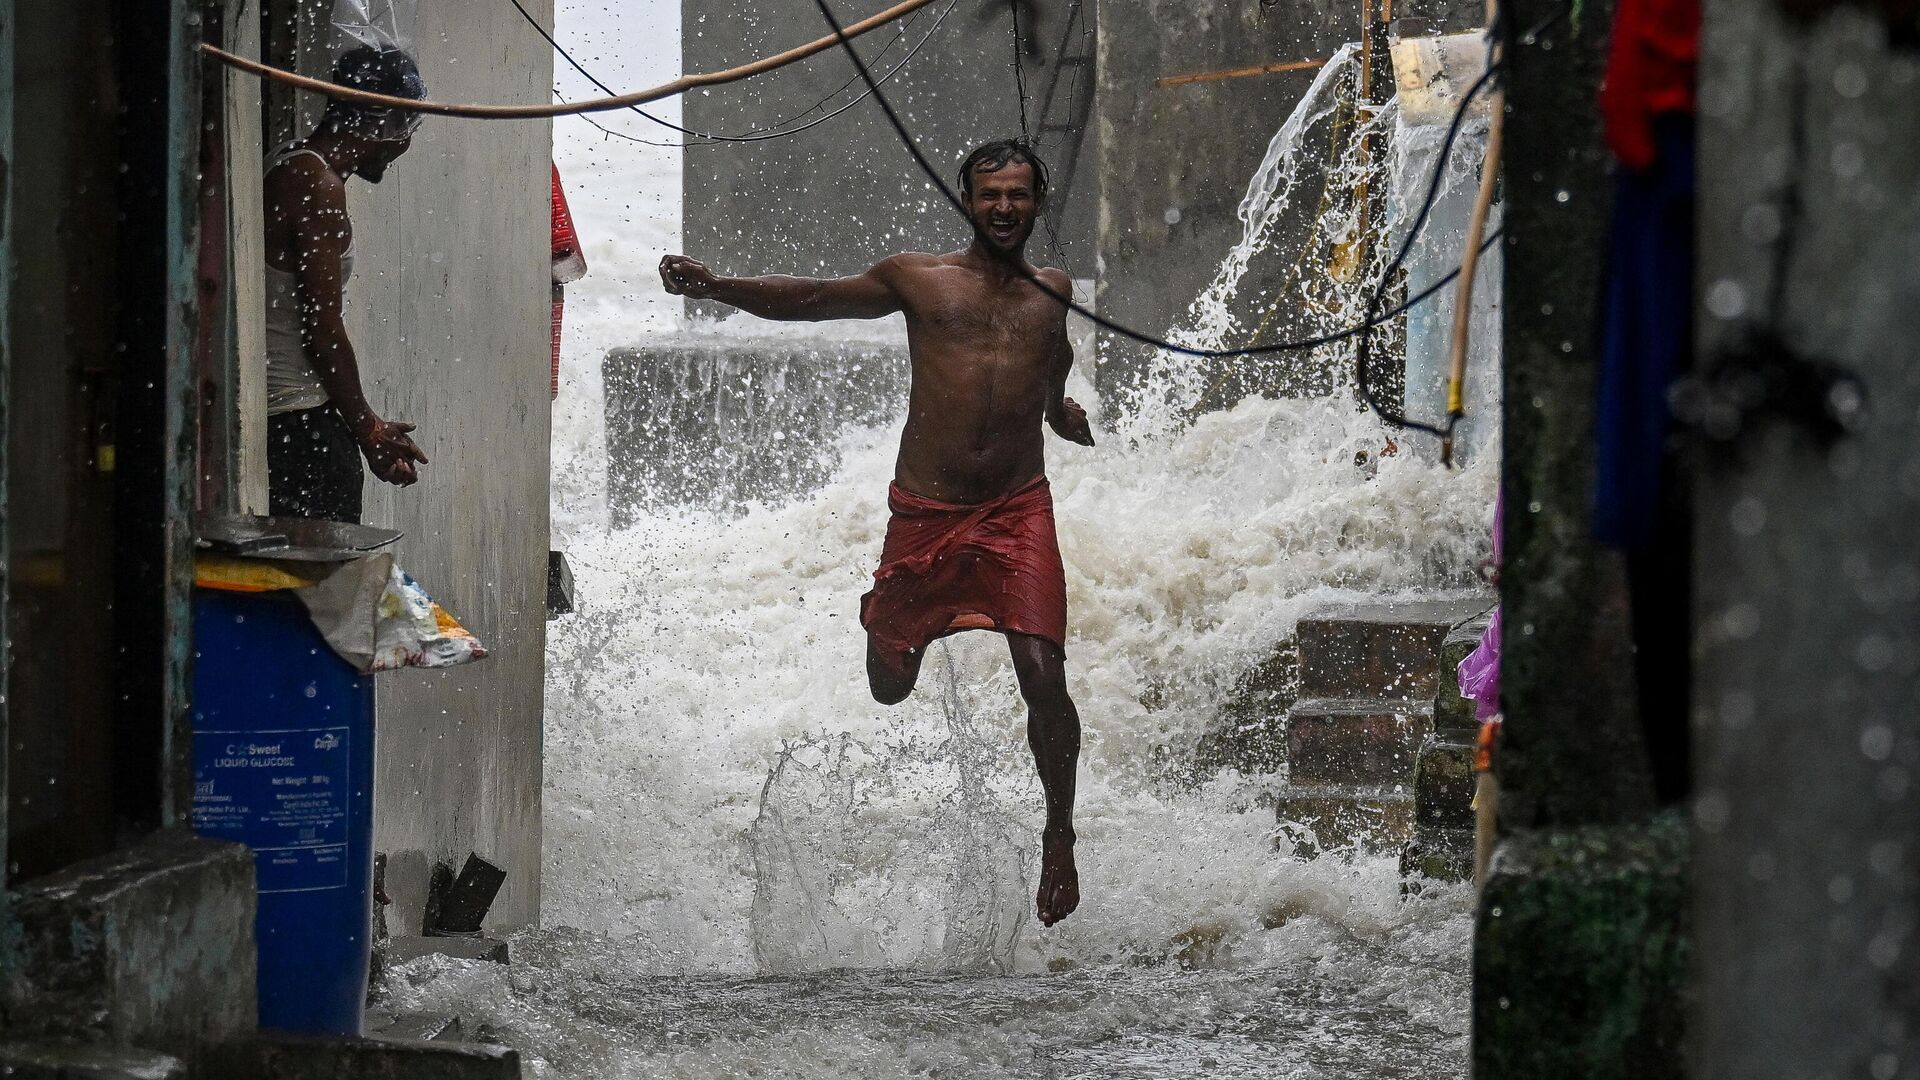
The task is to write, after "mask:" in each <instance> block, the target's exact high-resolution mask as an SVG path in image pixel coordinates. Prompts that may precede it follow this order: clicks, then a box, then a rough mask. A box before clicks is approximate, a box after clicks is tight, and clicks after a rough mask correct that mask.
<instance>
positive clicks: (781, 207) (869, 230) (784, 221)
mask: <svg viewBox="0 0 1920 1080" xmlns="http://www.w3.org/2000/svg"><path fill="white" fill-rule="evenodd" d="M1020 2H1021V4H1022V8H1021V22H1020V25H1021V34H1022V36H1023V38H1024V39H1025V40H1026V41H1027V42H1028V45H1029V48H1030V50H1031V52H1030V53H1029V56H1028V59H1027V60H1026V62H1025V66H1026V69H1027V86H1028V92H1029V94H1030V95H1031V100H1030V101H1029V103H1028V106H1027V108H1028V113H1029V116H1030V118H1031V122H1032V123H1033V124H1035V125H1037V124H1038V123H1039V115H1040V106H1041V100H1040V98H1041V96H1042V95H1043V94H1044V93H1045V90H1046V86H1047V84H1048V82H1049V81H1050V80H1051V79H1052V77H1053V70H1054V68H1053V60H1054V58H1055V56H1056V53H1057V50H1058V48H1059V45H1060V42H1061V38H1062V31H1063V27H1064V26H1065V23H1066V21H1067V16H1068V14H1069V11H1070V8H1071V0H1020ZM949 4H953V5H954V7H953V12H952V14H951V15H949V16H947V18H946V21H945V22H944V23H943V24H941V26H940V29H939V30H938V31H937V32H936V33H935V36H934V37H933V38H932V40H930V41H928V43H927V45H926V47H925V48H923V49H921V50H920V52H919V53H918V55H916V56H915V57H914V59H913V62H912V63H911V64H909V65H908V66H907V67H906V68H905V69H903V70H902V71H901V72H900V73H899V74H898V75H896V76H894V78H893V79H892V80H891V81H889V82H888V83H886V85H885V86H884V87H883V88H882V89H883V90H884V92H885V93H886V95H887V99H888V100H889V101H891V102H892V103H893V104H894V106H895V108H896V109H898V110H899V111H900V112H901V115H902V118H903V119H904V120H905V121H906V122H907V124H908V126H909V127H910V128H911V129H912V131H913V133H914V135H915V137H916V138H917V139H918V141H919V142H920V146H921V149H922V150H923V151H925V152H926V154H927V156H928V158H929V160H931V161H932V162H933V163H934V164H935V165H936V166H937V167H939V168H940V169H941V171H942V173H943V175H946V174H951V173H953V172H954V171H955V170H956V169H957V168H958V166H959V163H960V159H961V158H962V157H964V156H965V155H966V153H967V151H968V150H970V149H972V148H973V147H974V146H976V145H978V144H980V143H982V142H986V141H988V140H990V139H997V138H1007V137H1012V136H1017V135H1019V134H1020V113H1019V106H1018V99H1017V95H1016V94H1015V91H1014V75H1013V38H1012V16H1011V9H1010V7H1009V4H1008V0H936V2H935V3H934V4H933V5H932V6H931V7H929V8H927V9H925V10H924V11H923V13H922V14H921V15H920V17H919V18H918V19H917V20H916V21H915V22H914V24H913V25H912V26H911V27H909V28H908V29H907V31H906V36H905V38H904V39H903V40H901V41H900V42H899V43H898V44H895V45H893V46H892V48H890V49H887V50H886V52H885V54H884V55H881V49H882V47H883V46H885V45H886V43H887V42H888V41H890V40H891V39H892V38H893V37H894V35H895V30H894V28H893V27H892V26H887V27H882V28H880V29H878V30H875V31H873V32H872V33H870V34H868V35H867V36H866V37H864V38H862V39H861V42H860V49H861V53H862V55H864V56H866V57H868V58H869V60H870V62H871V63H873V64H877V65H878V71H876V74H878V73H879V72H884V71H885V70H887V69H890V68H891V67H892V66H893V65H894V64H895V63H897V62H898V61H899V60H900V58H901V57H903V56H904V55H905V54H906V51H907V50H908V49H909V48H911V47H912V46H913V45H914V44H916V43H918V42H919V41H920V39H921V38H922V37H923V36H924V35H925V34H926V33H927V31H928V29H929V28H930V27H932V26H933V23H934V19H935V18H936V17H938V15H939V14H940V12H941V11H943V10H945V9H946V8H947V6H948V5H949ZM882 6H883V5H880V4H878V3H873V2H865V0H863V2H860V3H853V2H848V0H842V2H840V3H838V4H836V5H835V9H834V10H835V12H836V14H837V15H838V16H839V17H840V19H841V20H842V22H843V23H845V22H851V21H853V20H855V19H857V18H864V17H866V16H867V15H870V14H872V13H873V12H875V11H877V10H879V9H880V8H881V7H882ZM1093 8H1094V0H1083V4H1082V11H1081V17H1082V20H1083V21H1084V22H1085V24H1086V25H1089V26H1090V25H1091V21H1092V20H1091V16H1092V15H1093ZM681 11H682V15H681V25H682V27H683V28H684V32H683V36H682V56H683V63H684V65H685V70H686V71H689V72H692V71H704V70H710V69H718V68H724V67H730V66H732V65H734V64H738V63H741V62H744V61H745V60H747V59H750V58H752V57H756V56H761V55H764V54H767V53H772V52H778V51H780V50H782V49H786V48H790V47H792V46H794V45H798V44H801V43H803V42H806V41H810V40H812V39H814V38H817V37H819V36H820V35H822V34H824V33H826V32H827V25H826V23H825V21H824V20H822V19H821V18H820V15H819V12H818V11H817V10H816V9H815V8H814V6H813V5H812V4H810V3H800V4H735V3H732V2H730V0H682V3H681ZM1092 45H1093V41H1092V39H1091V38H1090V37H1089V38H1083V37H1082V36H1081V33H1080V31H1079V30H1076V31H1075V32H1074V41H1073V44H1072V46H1071V50H1070V51H1076V52H1085V53H1088V54H1090V53H1091V51H1092ZM850 78H854V79H857V78H858V77H857V75H855V73H854V71H853V68H852V67H851V65H849V64H848V62H847V59H846V56H845V54H844V53H842V52H840V51H839V50H838V49H835V50H832V51H829V52H825V53H822V54H820V55H819V56H816V57H814V58H813V59H811V60H808V61H806V62H804V63H800V64H795V65H792V66H790V67H787V68H783V69H781V70H779V71H776V72H773V73H771V74H768V75H765V76H762V77H759V78H755V79H750V80H747V81H745V82H740V83H734V84H732V85H730V86H722V87H715V88H713V89H712V90H711V91H710V92H709V91H697V92H695V93H693V94H689V95H688V96H687V97H686V98H684V99H683V101H684V106H683V107H684V110H685V112H684V116H683V122H684V123H685V125H686V126H687V127H689V128H693V129H695V130H703V131H713V132H723V133H730V134H737V133H741V132H744V131H747V130H750V129H752V128H756V127H765V126H768V125H770V124H773V123H774V122H775V121H778V120H781V119H782V118H784V117H787V116H791V115H793V114H795V113H798V112H800V111H801V110H803V109H805V108H807V107H808V106H809V105H812V104H813V103H815V102H817V101H820V100H821V99H823V98H825V97H827V95H828V94H830V93H832V92H833V91H834V90H835V89H836V88H837V87H840V86H841V85H842V84H844V83H846V81H847V80H848V79H850ZM1073 79H1074V74H1073V72H1072V71H1068V72H1066V73H1065V75H1064V76H1063V77H1062V79H1061V81H1060V89H1059V91H1058V94H1057V95H1056V100H1055V102H1054V105H1053V107H1052V117H1051V119H1052V120H1053V121H1056V122H1057V121H1061V120H1064V119H1066V117H1067V116H1068V114H1069V113H1070V111H1071V110H1070V106H1071V104H1072V100H1084V99H1085V98H1086V97H1087V96H1088V95H1089V94H1090V93H1091V90H1092V79H1093V73H1092V68H1091V66H1090V65H1089V66H1088V67H1087V68H1085V69H1083V70H1081V72H1080V74H1079V80H1080V81H1079V84H1078V88H1077V93H1076V94H1074V95H1069V94H1068V90H1069V89H1070V87H1071V86H1072V81H1073ZM860 89H862V87H861V86H860V85H859V84H858V83H857V82H856V84H855V86H853V87H850V88H848V89H847V91H846V92H845V93H844V94H842V95H840V96H839V97H837V98H835V99H834V102H835V104H834V105H833V106H832V107H838V105H839V104H844V103H845V102H846V101H849V100H851V99H852V98H853V97H854V96H856V95H857V94H858V92H859V91H860ZM1070 99H1071V100H1070ZM818 115H820V114H819V113H818V112H815V113H811V114H809V116H808V118H812V117H816V116H818ZM630 126H632V127H633V128H634V129H635V130H639V129H641V128H644V127H646V126H647V125H644V124H635V125H630ZM657 134H658V135H659V137H662V138H668V139H672V138H677V137H678V136H675V135H674V134H673V133H672V132H669V131H667V130H666V129H664V128H661V129H658V132H657ZM1036 134H1039V133H1038V132H1036ZM649 137H652V136H649ZM1064 138H1065V137H1064V136H1062V135H1059V134H1054V133H1048V134H1046V135H1045V136H1044V137H1042V138H1040V139H1039V148H1040V152H1041V154H1042V156H1043V158H1045V159H1049V161H1050V164H1053V165H1055V166H1056V168H1058V167H1059V166H1060V165H1062V164H1063V163H1064V159H1065V157H1066V156H1067V148H1066V144H1065V142H1064ZM685 162H686V164H685V174H684V175H685V202H684V211H683V214H684V217H683V224H682V230H683V232H682V235H683V236H684V238H685V239H684V243H685V247H686V251H687V253H688V254H690V255H692V256H694V257H696V258H699V259H702V260H705V261H707V262H708V263H710V264H712V265H713V266H714V267H715V268H716V269H719V270H721V271H723V272H727V273H735V274H750V273H774V272H785V273H793V274H803V275H814V276H838V275H841V274H849V273H857V272H859V271H861V270H864V269H866V268H867V267H868V266H870V265H872V264H873V263H874V262H876V261H878V260H879V259H881V258H884V257H886V256H887V255H891V254H893V253H895V252H899V251H915V250H919V251H950V250H953V249H954V248H958V247H962V246H965V245H966V244H967V243H968V242H969V240H970V239H971V236H970V234H969V232H968V229H967V226H966V224H965V223H964V222H963V221H961V220H960V218H959V216H958V215H957V214H956V213H955V212H954V211H953V210H952V209H951V208H950V207H949V206H948V205H947V204H946V202H945V200H944V199H943V198H942V197H941V196H940V194H939V192H937V191H935V190H933V189H932V188H931V187H930V186H929V185H928V184H927V182H926V180H925V177H924V174H922V173H921V171H920V170H919V168H918V167H917V166H915V165H914V163H913V160H912V158H911V157H909V155H908V153H907V151H906V149H905V148H904V147H903V146H901V144H900V142H899V139H898V138H897V136H895V134H894V132H893V130H892V129H891V128H890V127H889V126H888V125H887V122H886V118H885V116H884V115H882V114H881V112H880V109H879V107H878V106H877V105H876V104H875V103H874V102H873V100H872V99H871V98H869V99H868V100H866V101H864V102H861V103H860V104H859V105H857V106H855V107H854V108H852V109H851V110H849V111H848V112H847V113H845V114H844V115H842V116H839V117H837V118H835V119H833V120H830V121H827V122H826V123H824V124H822V125H820V126H819V127H816V128H813V129H811V130H809V131H806V132H804V133H802V134H799V135H795V136H793V137H791V138H784V139H775V140H771V141H766V142H758V143H725V144H719V145H711V144H710V145H705V146H699V147H694V148H690V149H688V150H687V151H686V158H685ZM1094 165H1095V161H1094V159H1093V155H1092V153H1091V150H1090V149H1089V150H1088V151H1087V152H1084V153H1083V154H1082V156H1081V158H1080V168H1079V173H1078V179H1077V180H1076V181H1075V183H1074V189H1073V190H1072V191H1070V192H1069V193H1068V195H1067V198H1066V199H1065V201H1063V202H1061V203H1059V204H1058V205H1057V206H1056V208H1055V209H1057V210H1059V211H1060V212H1061V213H1062V215H1063V217H1062V220H1061V222H1060V226H1059V231H1060V241H1061V246H1062V250H1063V251H1064V253H1065V256H1066V258H1065V263H1066V266H1067V267H1068V268H1069V270H1070V271H1071V272H1072V273H1073V275H1074V276H1075V277H1091V276H1092V264H1091V258H1090V257H1091V250H1090V240H1091V236H1092V231H1093V215H1092V211H1093V205H1092V204H1093V168H1094ZM1028 253H1029V256H1030V257H1031V258H1032V259H1033V260H1034V261H1035V262H1037V263H1041V264H1043V265H1059V264H1060V262H1061V260H1060V259H1059V258H1057V257H1056V256H1055V255H1054V254H1053V253H1052V252H1051V251H1050V250H1049V249H1048V247H1047V244H1046V234H1045V231H1044V230H1043V229H1042V230H1036V232H1035V242H1034V243H1033V244H1032V245H1030V247H1029V249H1028ZM710 307H711V306H710V305H705V306H703V307H702V310H703V311H704V310H707V309H708V308H710ZM710 313H714V314H718V313H720V310H719V309H713V310H712V311H711V312H710Z"/></svg>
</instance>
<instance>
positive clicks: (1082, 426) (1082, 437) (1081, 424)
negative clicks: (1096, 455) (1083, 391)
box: [1047, 398, 1093, 446]
mask: <svg viewBox="0 0 1920 1080" xmlns="http://www.w3.org/2000/svg"><path fill="white" fill-rule="evenodd" d="M1047 426H1049V427H1051V428H1053V433H1054V434H1055V435H1058V436H1060V437H1061V438H1063V439H1065V440H1067V441H1068V442H1075V443H1079V444H1080V445H1081V446H1092V445H1093V426H1092V425H1090V424H1088V423H1087V410H1085V409H1083V408H1081V407H1080V403H1079V402H1077V401H1075V400H1073V399H1072V398H1062V399H1061V400H1060V411H1058V412H1056V413H1052V414H1050V415H1049V416H1048V417H1047Z"/></svg>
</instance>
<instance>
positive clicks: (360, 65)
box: [321, 45, 427, 138]
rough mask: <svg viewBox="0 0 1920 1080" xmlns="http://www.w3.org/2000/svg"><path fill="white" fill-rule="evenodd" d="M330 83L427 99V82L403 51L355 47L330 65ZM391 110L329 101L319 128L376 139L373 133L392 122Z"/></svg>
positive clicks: (416, 65) (392, 94)
mask: <svg viewBox="0 0 1920 1080" xmlns="http://www.w3.org/2000/svg"><path fill="white" fill-rule="evenodd" d="M333 82H334V83H335V84H336V85H339V86H350V87H352V88H354V89H355V90H367V91H370V92H372V93H375V94H386V95H389V96H391V97H403V98H410V99H412V100H414V101H419V100H420V99H422V98H424V97H426V96H427V83H426V80H425V79H422V78H421V77H420V65H418V64H416V63H414V60H413V57H412V56H410V55H409V54H408V53H407V52H406V51H405V50H403V49H382V48H377V47H375V46H372V45H356V46H354V47H353V48H351V49H348V50H347V51H346V52H343V53H341V54H340V58H339V59H338V60H335V61H334V62H333ZM392 112H393V110H391V109H388V108H385V107H382V106H378V105H358V104H355V103H353V102H348V101H330V102H328V103H327V111H326V113H325V114H324V115H323V116H322V117H321V126H322V127H324V128H330V129H332V130H335V131H346V132H350V133H353V134H364V135H368V136H370V137H374V138H378V137H380V136H378V135H377V134H375V133H376V132H378V131H380V130H382V129H383V128H386V127H387V126H388V125H390V124H391V123H392V122H393V121H392V119H391V117H390V114H391V113H392Z"/></svg>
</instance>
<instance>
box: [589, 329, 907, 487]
mask: <svg viewBox="0 0 1920 1080" xmlns="http://www.w3.org/2000/svg"><path fill="white" fill-rule="evenodd" d="M601 371H602V374H603V376H604V378H605V383H606V406H605V408H606V423H607V487H608V491H607V498H608V504H609V507H610V509H611V512H612V515H613V521H614V523H615V524H616V525H624V524H628V523H631V522H632V521H633V520H634V519H635V516H636V515H637V514H638V513H641V512H645V511H652V510H663V509H674V508H684V507H695V508H700V509H708V510H721V511H728V512H735V513H737V512H741V511H744V510H745V509H746V507H747V506H748V505H749V504H751V503H754V502H772V501H784V500H787V499H791V498H794V497H796V496H799V495H804V494H805V493H807V492H809V491H812V490H813V489H814V488H816V487H818V486H819V485H821V484H824V483H825V482H826V481H827V480H828V478H829V477H831V476H832V475H833V471H834V470H835V469H836V468H838V466H839V460H838V457H837V455H836V454H835V453H834V451H833V448H834V446H835V444H836V440H837V439H838V437H839V434H840V432H841V430H842V429H844V428H845V427H847V426H849V425H853V424H881V423H892V422H894V421H896V420H898V419H899V418H900V417H901V416H902V415H904V413H905V409H906V401H907V382H908V366H907V355H906V346H905V345H904V344H900V345H894V344H883V343H874V344H862V343H858V342H845V341H814V342H809V341H804V340H784V339H775V338H768V339H760V340H742V339H739V338H732V339H728V338H687V337H685V336H680V335H676V337H675V339H674V344H672V345H670V346H661V347H658V348H644V349H616V350H614V351H613V352H610V353H608V354H607V357H606V359H605V360H604V361H603V362H602V364H601Z"/></svg>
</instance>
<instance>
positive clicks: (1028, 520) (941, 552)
mask: <svg viewBox="0 0 1920 1080" xmlns="http://www.w3.org/2000/svg"><path fill="white" fill-rule="evenodd" d="M887 508H888V509H889V510H892V511H893V517H892V519H891V520H889V521H888V522H887V540H886V543H885V545H883V547H882V548H881V552H880V569H879V570H877V571H875V573H874V575H873V590H872V591H871V592H869V593H867V594H866V595H865V596H863V597H861V598H860V623H861V625H862V626H865V627H866V628H867V632H868V633H869V634H871V635H872V637H873V640H874V642H875V643H876V644H878V645H879V646H880V647H881V648H882V649H883V650H885V651H887V652H891V653H906V652H909V651H914V650H918V649H922V648H925V647H926V645H927V643H928V642H930V641H933V640H934V639H935V638H940V637H945V636H946V635H948V634H952V633H957V632H959V631H961V630H999V631H1001V632H1003V633H1014V634H1031V635H1033V636H1034V637H1038V638H1045V639H1046V640H1048V641H1051V642H1053V643H1054V644H1055V645H1060V646H1062V647H1064V646H1065V645H1066V642H1067V573H1066V568H1065V567H1064V566H1062V565H1061V562H1060V541H1059V539H1058V538H1057V537H1056V536H1055V535H1054V529H1053V489H1052V487H1051V486H1049V485H1048V483H1047V478H1046V477H1045V476H1041V477H1038V478H1036V479H1035V480H1034V481H1033V482H1032V483H1030V484H1028V485H1027V486H1025V487H1023V488H1020V489H1019V490H1018V491H1013V492H1010V493H1008V494H1006V495H1002V496H1000V497H999V498H997V499H994V500H993V501H991V502H985V503H976V504H971V505H962V504H954V503H943V502H935V501H934V500H932V499H927V498H922V497H921V496H919V495H915V494H914V493H913V492H911V491H908V490H906V489H905V488H903V487H901V486H900V485H899V484H894V485H892V486H891V487H890V488H889V489H888V491H887Z"/></svg>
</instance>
